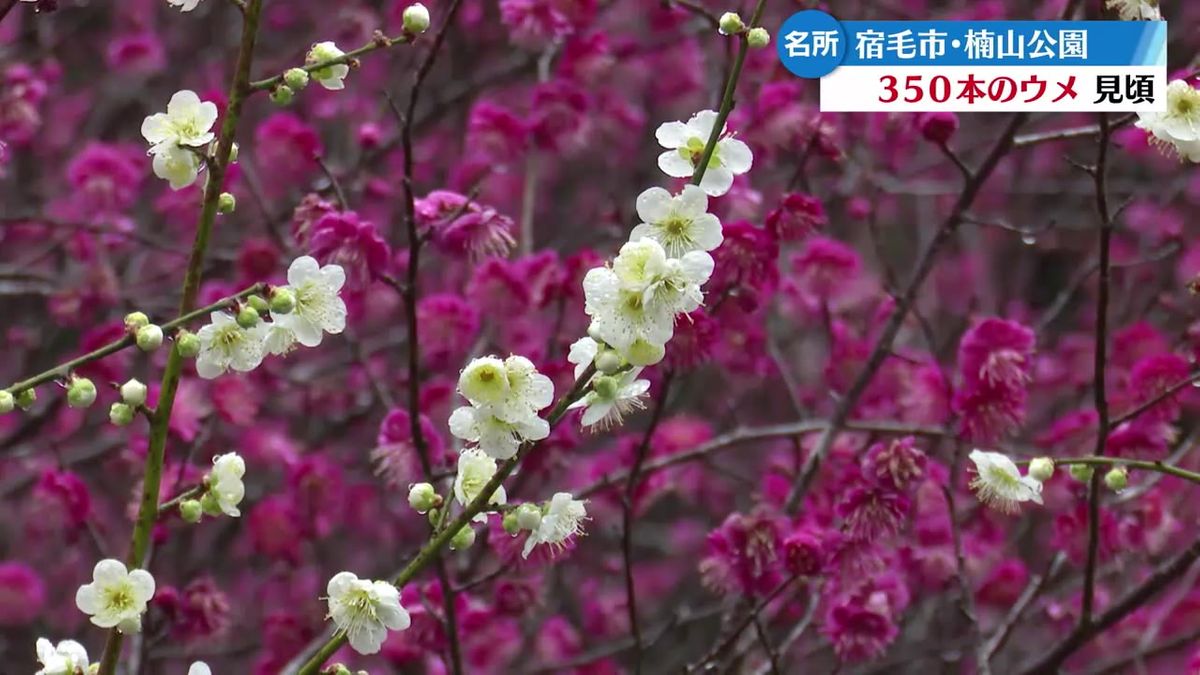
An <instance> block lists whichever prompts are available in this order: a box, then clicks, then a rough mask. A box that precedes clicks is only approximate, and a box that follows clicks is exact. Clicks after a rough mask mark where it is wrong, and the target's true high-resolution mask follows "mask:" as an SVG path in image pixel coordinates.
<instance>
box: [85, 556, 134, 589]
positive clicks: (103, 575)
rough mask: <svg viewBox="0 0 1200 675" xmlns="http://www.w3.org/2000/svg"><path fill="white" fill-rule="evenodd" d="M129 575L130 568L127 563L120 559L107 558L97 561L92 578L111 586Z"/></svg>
mask: <svg viewBox="0 0 1200 675" xmlns="http://www.w3.org/2000/svg"><path fill="white" fill-rule="evenodd" d="M128 575H129V570H128V568H126V567H125V563H122V562H121V561H120V560H113V559H112V558H106V559H104V560H101V561H100V562H98V563H96V567H95V569H93V570H92V579H93V580H94V581H95V582H96V583H98V584H101V585H103V586H109V585H112V584H115V583H120V582H122V581H124V580H125V577H127V576H128Z"/></svg>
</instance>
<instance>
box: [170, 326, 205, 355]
mask: <svg viewBox="0 0 1200 675" xmlns="http://www.w3.org/2000/svg"><path fill="white" fill-rule="evenodd" d="M175 348H176V349H178V350H179V355H180V356H182V357H183V358H185V359H194V358H196V355H197V354H199V353H200V338H198V337H196V334H195V333H189V332H188V331H186V330H181V331H179V335H178V336H176V338H175Z"/></svg>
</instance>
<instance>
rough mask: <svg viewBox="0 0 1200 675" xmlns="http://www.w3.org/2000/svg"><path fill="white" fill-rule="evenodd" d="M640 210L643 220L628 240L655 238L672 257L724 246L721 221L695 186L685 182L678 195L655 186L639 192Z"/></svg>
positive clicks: (638, 208) (702, 191)
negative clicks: (709, 211) (710, 210)
mask: <svg viewBox="0 0 1200 675" xmlns="http://www.w3.org/2000/svg"><path fill="white" fill-rule="evenodd" d="M637 213H638V217H640V218H641V219H642V223H641V224H640V225H638V226H637V227H635V228H633V231H632V232H630V233H629V240H630V241H637V240H639V239H642V238H650V239H653V240H655V241H657V242H658V243H659V244H662V247H663V249H665V250H666V252H667V255H669V256H671V257H673V258H677V257H679V256H681V255H683V254H685V253H688V252H689V251H711V250H713V249H714V248H716V247H718V246H720V245H721V241H722V239H723V237H722V236H721V221H720V220H718V219H717V217H716V216H714V215H713V214H711V213H708V196H707V195H705V194H704V190H701V189H700V188H698V187H696V186H695V185H685V186H684V187H683V191H682V192H680V193H679V194H677V195H672V194H671V193H670V192H667V191H666V190H664V189H662V188H660V187H652V188H650V189H649V190H646V191H645V192H643V193H642V194H640V195H638V198H637Z"/></svg>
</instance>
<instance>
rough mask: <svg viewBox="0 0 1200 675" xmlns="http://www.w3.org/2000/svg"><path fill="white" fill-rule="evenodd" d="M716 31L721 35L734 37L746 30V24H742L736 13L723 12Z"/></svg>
mask: <svg viewBox="0 0 1200 675" xmlns="http://www.w3.org/2000/svg"><path fill="white" fill-rule="evenodd" d="M717 30H718V31H719V32H720V33H721V35H734V34H737V33H740V32H742V31H744V30H746V24H745V23H743V22H742V17H740V16H738V14H737V12H725V13H724V14H722V15H721V19H720V21H719V22H718V25H717Z"/></svg>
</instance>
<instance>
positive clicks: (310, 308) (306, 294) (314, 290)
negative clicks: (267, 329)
mask: <svg viewBox="0 0 1200 675" xmlns="http://www.w3.org/2000/svg"><path fill="white" fill-rule="evenodd" d="M287 278H288V285H289V288H291V290H292V293H294V294H295V296H296V308H295V309H293V310H292V311H291V312H290V313H288V314H281V315H278V316H275V315H272V321H273V322H275V323H279V324H281V325H282V327H284V328H288V329H291V331H292V332H293V333H294V334H295V336H296V341H297V342H299V343H300V344H302V345H304V346H305V347H316V346H317V345H319V344H321V339H322V338H323V337H324V334H325V333H329V334H330V335H337V334H338V333H341V332H342V331H344V330H346V303H345V301H343V300H342V298H341V296H339V295H338V293H339V292H340V291H341V290H342V286H344V285H345V283H346V272H345V270H343V269H342V266H341V265H325V266H323V267H322V266H321V265H320V264H319V263H317V261H316V259H314V258H312V257H310V256H301V257H299V258H296V259H295V260H293V261H292V264H291V265H290V266H289V267H288V273H287Z"/></svg>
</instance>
